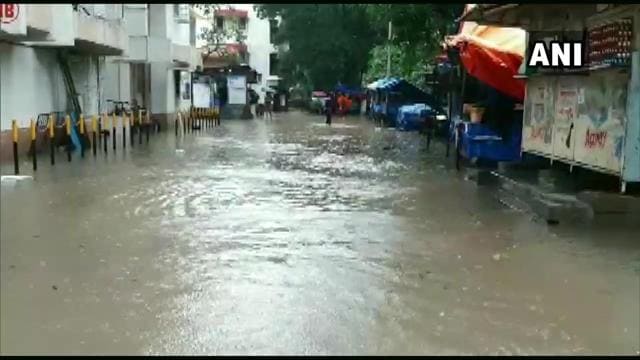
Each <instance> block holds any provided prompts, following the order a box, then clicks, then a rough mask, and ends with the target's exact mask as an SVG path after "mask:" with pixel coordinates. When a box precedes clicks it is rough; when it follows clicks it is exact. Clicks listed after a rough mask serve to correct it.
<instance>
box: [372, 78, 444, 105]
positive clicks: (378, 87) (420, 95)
mask: <svg viewBox="0 0 640 360" xmlns="http://www.w3.org/2000/svg"><path fill="white" fill-rule="evenodd" d="M367 89H369V90H375V91H380V92H395V93H399V94H400V95H401V96H402V98H403V103H405V104H410V103H426V104H428V105H429V106H431V107H434V106H435V105H437V101H436V100H435V99H434V97H433V96H431V95H429V94H427V93H426V92H424V91H422V90H420V89H419V88H418V87H416V86H415V85H413V84H411V83H410V82H408V81H406V80H404V79H402V78H396V77H390V78H382V79H379V80H376V81H374V82H372V83H370V84H369V85H367Z"/></svg>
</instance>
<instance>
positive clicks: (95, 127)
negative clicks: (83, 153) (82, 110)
mask: <svg viewBox="0 0 640 360" xmlns="http://www.w3.org/2000/svg"><path fill="white" fill-rule="evenodd" d="M97 130H98V120H97V119H96V116H95V115H93V117H92V118H91V137H92V138H93V139H92V141H91V147H92V148H93V157H96V152H97V150H98V146H97V145H98V144H97V143H96V141H97V137H96V131H97Z"/></svg>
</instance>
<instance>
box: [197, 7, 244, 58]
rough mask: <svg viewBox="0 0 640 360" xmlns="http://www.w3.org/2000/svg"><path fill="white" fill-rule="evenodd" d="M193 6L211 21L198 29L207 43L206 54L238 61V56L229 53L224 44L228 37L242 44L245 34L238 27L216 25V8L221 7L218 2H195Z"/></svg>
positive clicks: (200, 35)
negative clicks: (207, 25) (206, 25)
mask: <svg viewBox="0 0 640 360" xmlns="http://www.w3.org/2000/svg"><path fill="white" fill-rule="evenodd" d="M193 6H194V7H195V8H196V9H198V10H200V11H201V12H202V14H203V15H204V16H205V17H207V18H209V19H210V21H211V24H210V25H209V27H203V28H201V29H199V30H200V34H199V37H200V39H202V40H205V41H206V44H207V45H206V48H205V52H206V55H211V54H215V55H217V56H219V57H221V58H223V59H225V60H226V61H227V62H229V63H237V62H238V61H239V59H238V57H237V56H236V55H232V54H229V52H228V51H227V48H226V46H225V45H226V44H227V42H228V40H230V39H232V40H233V41H234V42H235V43H238V44H243V43H244V41H245V40H246V36H245V34H244V33H243V32H242V31H241V30H240V28H239V27H233V26H231V27H222V28H219V27H217V26H216V25H217V24H216V21H215V13H216V11H217V10H219V9H223V7H222V6H221V5H220V4H195V5H193Z"/></svg>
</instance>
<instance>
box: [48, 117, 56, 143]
mask: <svg viewBox="0 0 640 360" xmlns="http://www.w3.org/2000/svg"><path fill="white" fill-rule="evenodd" d="M54 122H55V120H54V116H53V115H49V121H48V122H47V125H49V126H48V127H49V137H50V138H52V139H53V137H54V136H55V132H54V131H53V129H54Z"/></svg>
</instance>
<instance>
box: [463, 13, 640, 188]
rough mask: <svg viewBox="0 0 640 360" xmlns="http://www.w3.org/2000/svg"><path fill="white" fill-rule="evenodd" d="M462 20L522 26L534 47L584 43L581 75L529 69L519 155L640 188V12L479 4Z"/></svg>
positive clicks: (523, 73)
mask: <svg viewBox="0 0 640 360" xmlns="http://www.w3.org/2000/svg"><path fill="white" fill-rule="evenodd" d="M464 18H465V20H474V21H480V22H482V23H486V24H496V25H504V26H521V27H523V28H524V29H526V30H527V31H528V45H529V47H530V46H532V44H533V42H534V41H545V42H548V41H552V40H560V39H561V38H564V39H578V40H581V41H585V44H586V48H587V49H586V54H585V55H586V61H587V64H586V66H585V67H583V68H581V69H571V70H557V69H542V68H540V69H531V68H526V67H525V69H524V71H521V72H520V73H519V74H517V76H518V77H520V78H523V79H526V100H525V103H524V126H523V131H522V134H523V135H522V136H523V141H522V150H523V151H524V152H527V153H532V154H535V155H539V156H542V157H546V158H548V159H549V160H550V161H551V162H553V161H562V162H564V163H567V164H569V165H570V169H572V168H573V167H574V166H580V167H584V168H588V169H591V170H594V171H597V172H601V173H609V174H613V175H615V176H618V177H620V180H621V190H622V191H623V192H624V191H625V188H626V183H627V182H639V181H640V54H639V51H638V50H639V49H640V36H638V33H639V29H640V5H637V4H628V5H624V4H623V5H613V4H575V5H574V4H571V5H562V6H560V5H551V4H544V5H542V4H536V5H517V4H511V5H510V6H506V5H478V6H475V7H474V8H473V9H471V10H470V11H468V12H467V14H465V15H464Z"/></svg>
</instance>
